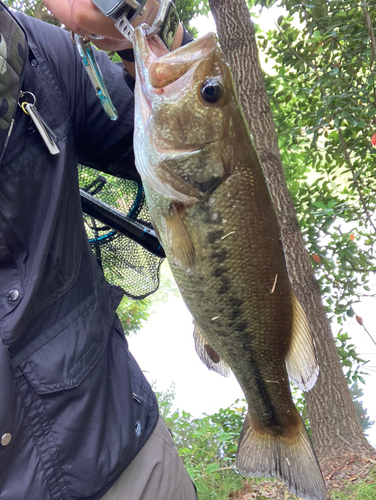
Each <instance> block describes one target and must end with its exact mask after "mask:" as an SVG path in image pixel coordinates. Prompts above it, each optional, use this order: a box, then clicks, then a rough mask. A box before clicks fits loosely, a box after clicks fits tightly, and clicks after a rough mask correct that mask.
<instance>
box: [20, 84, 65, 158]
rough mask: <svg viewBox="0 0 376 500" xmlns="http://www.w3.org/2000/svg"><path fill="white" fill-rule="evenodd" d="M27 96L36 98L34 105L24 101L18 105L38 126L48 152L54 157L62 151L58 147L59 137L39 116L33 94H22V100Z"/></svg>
mask: <svg viewBox="0 0 376 500" xmlns="http://www.w3.org/2000/svg"><path fill="white" fill-rule="evenodd" d="M25 94H30V95H31V96H32V97H33V98H34V102H33V103H30V102H27V101H24V102H22V103H20V102H19V103H18V104H19V106H21V108H22V111H23V112H24V113H25V114H27V115H29V116H30V118H31V119H32V120H33V123H34V125H35V126H36V128H37V130H38V132H39V134H40V136H41V137H42V139H43V142H44V143H45V145H46V146H47V148H48V151H49V152H50V153H51V154H52V155H57V154H59V153H60V150H59V148H58V147H57V145H56V141H57V136H56V135H55V133H54V132H53V130H51V129H50V127H49V126H48V125H47V123H46V122H45V121H44V120H43V118H42V117H41V115H40V114H39V112H38V110H37V108H36V106H35V102H36V98H35V96H34V94H32V93H31V92H20V98H22V97H24V95H25Z"/></svg>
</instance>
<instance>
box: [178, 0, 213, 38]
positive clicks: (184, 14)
mask: <svg viewBox="0 0 376 500" xmlns="http://www.w3.org/2000/svg"><path fill="white" fill-rule="evenodd" d="M175 5H176V9H177V11H178V14H179V19H180V21H181V22H182V23H183V25H184V26H185V27H186V28H187V30H188V31H189V33H190V34H191V35H192V36H193V37H196V36H197V30H196V28H194V27H192V26H190V21H191V20H192V19H194V18H195V17H197V16H199V15H207V14H208V12H209V5H208V0H205V1H204V2H197V0H176V1H175Z"/></svg>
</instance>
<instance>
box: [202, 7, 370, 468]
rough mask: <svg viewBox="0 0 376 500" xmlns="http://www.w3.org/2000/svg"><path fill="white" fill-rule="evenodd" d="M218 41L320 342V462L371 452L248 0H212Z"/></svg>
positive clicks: (313, 403) (316, 403)
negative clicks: (292, 187)
mask: <svg viewBox="0 0 376 500" xmlns="http://www.w3.org/2000/svg"><path fill="white" fill-rule="evenodd" d="M209 4H210V8H211V10H212V13H213V16H214V19H215V22H216V25H217V30H218V35H219V41H220V44H221V47H222V50H223V52H224V55H225V58H226V60H227V62H228V63H229V65H230V67H231V69H232V73H233V76H234V82H235V87H236V89H237V92H238V96H239V101H240V103H241V106H242V108H243V111H244V114H245V116H246V119H247V122H248V126H249V129H250V132H251V134H252V136H253V140H254V143H255V146H256V149H257V151H258V154H259V156H260V159H261V163H262V166H263V169H264V173H265V175H266V178H267V181H268V184H269V188H270V192H271V196H272V199H273V202H274V206H275V210H276V212H277V216H278V219H279V223H280V226H281V231H282V238H283V244H284V250H285V256H286V262H287V267H288V271H289V276H290V281H291V284H292V287H293V289H294V291H295V293H296V295H297V297H298V299H299V301H300V303H301V304H302V306H303V307H304V310H305V312H306V314H307V317H308V321H309V323H310V325H311V329H312V332H313V336H314V338H315V341H316V347H317V355H318V360H319V365H320V375H319V378H318V380H317V382H316V385H315V387H314V388H313V389H312V390H311V391H310V392H308V393H306V402H307V411H308V415H309V419H310V423H311V432H312V439H313V444H314V446H315V450H316V453H317V455H318V458H319V460H320V461H322V460H324V459H327V458H329V457H334V456H347V455H348V454H351V455H353V456H354V455H355V456H365V455H368V456H369V455H373V454H374V450H373V448H372V447H371V446H370V444H369V443H368V441H367V440H366V438H365V436H364V434H363V431H362V428H361V425H360V422H359V419H358V416H357V414H356V411H355V406H354V404H353V402H352V398H351V395H350V391H349V388H348V385H347V382H346V378H345V376H344V374H343V372H342V368H341V364H340V359H339V356H338V353H337V349H336V347H335V344H334V340H333V336H332V333H331V328H330V323H329V320H328V318H327V315H326V311H325V308H324V306H323V304H322V301H321V293H320V289H319V286H318V283H317V281H316V279H315V276H314V273H313V270H312V267H311V263H310V259H309V255H308V252H307V251H306V249H305V246H304V240H303V237H302V234H301V231H300V227H299V223H298V219H297V216H296V212H295V208H294V205H293V202H292V198H291V196H290V193H289V190H288V188H287V184H286V180H285V177H284V172H283V167H282V161H281V157H280V153H279V148H278V140H277V134H276V130H275V126H274V123H273V116H272V110H271V107H270V103H269V99H268V96H267V93H266V88H265V84H264V79H263V75H262V70H261V67H260V63H259V59H258V48H257V43H256V38H255V31H254V25H253V22H252V21H251V18H250V15H249V12H248V9H247V6H246V3H245V0H209Z"/></svg>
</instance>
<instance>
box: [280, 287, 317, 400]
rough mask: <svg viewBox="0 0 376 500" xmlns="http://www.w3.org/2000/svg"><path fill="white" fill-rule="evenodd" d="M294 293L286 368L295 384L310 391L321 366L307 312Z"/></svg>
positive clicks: (303, 389)
mask: <svg viewBox="0 0 376 500" xmlns="http://www.w3.org/2000/svg"><path fill="white" fill-rule="evenodd" d="M291 293H292V304H293V323H292V338H291V344H290V349H289V351H288V353H287V356H286V368H287V372H288V374H289V377H290V379H291V381H292V382H293V384H296V385H297V386H298V387H299V389H301V390H302V391H309V390H310V389H312V387H313V386H314V385H315V383H316V380H317V377H318V374H319V366H318V364H317V357H316V349H315V343H314V340H313V338H312V333H311V329H310V327H309V324H308V320H307V317H306V315H305V312H304V310H303V308H302V306H301V305H300V303H299V301H298V299H297V298H296V296H295V294H294V292H291Z"/></svg>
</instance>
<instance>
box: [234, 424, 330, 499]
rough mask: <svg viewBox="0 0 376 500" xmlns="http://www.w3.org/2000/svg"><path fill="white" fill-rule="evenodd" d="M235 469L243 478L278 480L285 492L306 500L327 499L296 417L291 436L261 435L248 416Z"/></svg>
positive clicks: (307, 442) (305, 437)
mask: <svg viewBox="0 0 376 500" xmlns="http://www.w3.org/2000/svg"><path fill="white" fill-rule="evenodd" d="M237 467H238V469H239V472H240V473H241V474H242V475H244V476H266V477H270V476H273V477H278V478H280V479H281V480H282V481H284V482H285V483H286V485H287V487H288V489H289V490H290V491H291V492H292V493H295V494H296V495H298V496H299V497H302V498H306V499H308V500H326V489H325V483H324V479H323V477H322V474H321V470H320V466H319V464H318V462H317V458H316V455H315V452H314V450H313V448H312V445H311V442H310V440H309V437H308V434H307V431H306V428H305V426H304V424H303V421H302V420H301V418H299V429H297V430H296V432H295V433H294V435H293V436H292V435H291V432H290V433H289V435H288V436H286V435H280V436H274V435H271V434H270V432H269V433H260V432H258V431H257V430H256V429H255V428H254V427H253V425H252V419H251V417H250V416H249V414H248V415H247V417H246V419H245V421H244V426H243V432H242V435H241V437H240V441H239V447H238V460H237Z"/></svg>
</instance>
